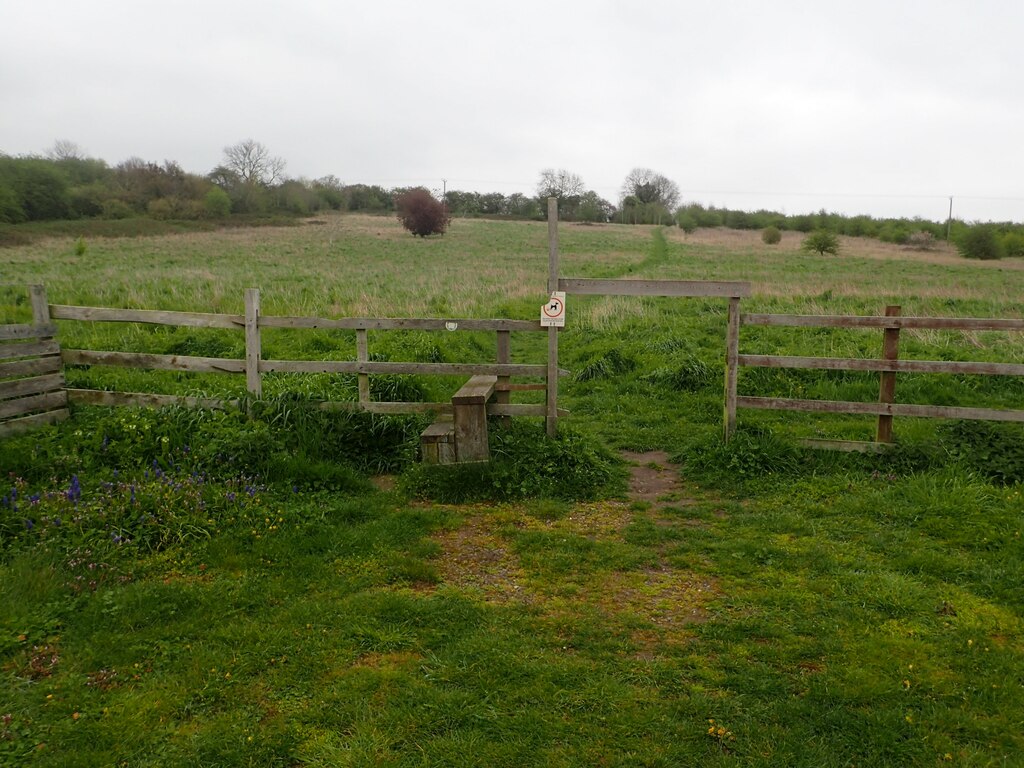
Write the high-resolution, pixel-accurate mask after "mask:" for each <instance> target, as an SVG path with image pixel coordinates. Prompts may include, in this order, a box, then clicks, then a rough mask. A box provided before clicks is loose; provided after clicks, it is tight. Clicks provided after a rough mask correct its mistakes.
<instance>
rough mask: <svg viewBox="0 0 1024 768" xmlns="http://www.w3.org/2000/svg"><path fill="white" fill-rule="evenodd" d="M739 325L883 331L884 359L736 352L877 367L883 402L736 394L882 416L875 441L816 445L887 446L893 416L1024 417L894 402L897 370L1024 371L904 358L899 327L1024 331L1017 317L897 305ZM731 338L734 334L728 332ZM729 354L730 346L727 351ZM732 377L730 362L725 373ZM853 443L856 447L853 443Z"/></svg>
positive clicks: (807, 408)
mask: <svg viewBox="0 0 1024 768" xmlns="http://www.w3.org/2000/svg"><path fill="white" fill-rule="evenodd" d="M739 319H740V325H744V324H746V325H756V326H765V327H791V328H876V329H880V330H882V331H883V340H882V357H881V359H877V360H871V359H849V358H829V357H798V356H790V355H737V356H736V361H737V365H738V366H741V367H757V368H794V369H815V370H833V371H877V372H879V373H880V374H881V377H880V382H879V398H878V399H879V402H877V403H863V402H848V401H824V400H802V399H794V398H779V397H737V398H736V399H735V406H736V407H738V408H756V409H765V410H778V411H801V412H807V413H845V414H862V415H873V416H877V417H878V425H877V429H876V434H875V443H856V444H854V443H850V445H849V446H846V444H847V442H848V441H830V440H825V441H821V440H817V441H813V443H814V445H815V446H816V447H826V448H829V449H832V450H867V449H866V448H864V446H865V445H883V444H888V443H891V442H892V438H893V434H892V422H893V417H895V416H912V417H918V418H940V419H965V420H984V421H1004V422H1024V410H1014V409H1005V410H1004V409H997V408H971V407H962V406H938V405H922V404H909V403H896V402H895V399H896V398H895V388H896V374H897V373H941V374H970V375H989V376H1024V365H1021V364H1017V363H991V362H965V361H936V360H900V359H899V335H900V331H901V329H904V328H919V329H924V328H928V329H940V330H950V331H980V330H994V331H1011V332H1012V331H1024V320H1020V319H1016V318H973V317H972V318H953V317H902V316H900V308H899V307H898V306H889V307H886V314H885V316H884V317H865V316H846V315H771V314H752V313H748V314H743V315H741V316H740V318H739ZM730 341H731V336H730ZM726 357H727V360H728V359H729V348H728V347H727V352H726ZM726 378H727V382H728V364H727V374H726ZM728 414H729V394H728V390H727V393H726V439H727V440H728V437H729V435H730V434H731V432H730V430H729V419H728ZM839 445H843V446H846V447H844V448H839V447H837V446H839ZM850 446H852V447H850Z"/></svg>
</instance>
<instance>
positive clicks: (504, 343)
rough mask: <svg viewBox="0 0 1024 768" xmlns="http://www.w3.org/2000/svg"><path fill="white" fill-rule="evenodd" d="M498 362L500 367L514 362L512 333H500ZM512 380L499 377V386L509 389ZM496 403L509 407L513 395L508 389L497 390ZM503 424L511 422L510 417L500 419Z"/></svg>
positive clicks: (506, 377)
mask: <svg viewBox="0 0 1024 768" xmlns="http://www.w3.org/2000/svg"><path fill="white" fill-rule="evenodd" d="M497 353H498V354H497V362H498V364H499V365H508V364H509V363H511V362H512V333H511V332H510V331H498V349H497ZM511 381H512V379H511V378H510V377H508V376H499V377H498V386H499V387H503V386H504V387H507V386H508V385H509V383H510V382H511ZM494 402H496V403H499V404H501V405H508V404H509V403H511V402H512V393H511V392H510V391H508V390H507V389H497V390H495V392H494ZM500 419H501V421H502V423H503V424H507V423H508V421H509V417H508V416H501V417H500Z"/></svg>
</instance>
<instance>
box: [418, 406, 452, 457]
mask: <svg viewBox="0 0 1024 768" xmlns="http://www.w3.org/2000/svg"><path fill="white" fill-rule="evenodd" d="M420 454H421V455H422V457H423V463H424V464H454V463H455V422H454V421H452V420H451V417H448V418H441V419H438V420H437V421H435V422H434V423H433V424H431V425H430V426H429V427H427V428H426V429H425V430H423V432H422V434H420Z"/></svg>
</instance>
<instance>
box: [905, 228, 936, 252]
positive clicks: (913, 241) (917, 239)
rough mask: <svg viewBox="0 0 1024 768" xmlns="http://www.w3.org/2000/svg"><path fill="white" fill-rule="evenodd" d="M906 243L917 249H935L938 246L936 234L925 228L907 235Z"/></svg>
mask: <svg viewBox="0 0 1024 768" xmlns="http://www.w3.org/2000/svg"><path fill="white" fill-rule="evenodd" d="M906 245H907V247H908V248H913V249H914V250H915V251H934V250H935V246H936V242H935V235H933V234H932V233H931V232H926V231H925V230H921V231H920V232H914V233H913V234H911V235H908V236H907V242H906Z"/></svg>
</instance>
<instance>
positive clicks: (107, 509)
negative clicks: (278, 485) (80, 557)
mask: <svg viewBox="0 0 1024 768" xmlns="http://www.w3.org/2000/svg"><path fill="white" fill-rule="evenodd" d="M83 480H87V478H84V477H82V478H80V477H79V475H77V474H75V475H72V477H71V479H70V481H68V482H65V483H60V482H58V481H57V480H52V481H51V482H50V484H49V485H48V486H47V487H44V488H41V489H33V491H34V492H33V493H31V494H28V492H27V491H28V489H27V487H26V486H27V483H26V482H25V481H24V480H22V479H20V478H12V479H11V481H10V482H11V485H10V486H9V487H8V490H7V492H6V493H5V494H3V496H2V497H0V547H6V546H11V545H13V544H14V543H15V542H22V543H29V542H39V541H62V542H65V543H67V544H70V545H72V546H73V545H85V546H94V547H99V546H101V542H102V543H104V544H105V545H106V546H107V547H111V546H112V547H114V548H121V547H126V546H134V547H137V548H139V549H143V550H158V549H163V548H165V547H167V546H170V545H172V544H175V543H178V542H182V541H185V540H188V539H195V538H202V537H208V536H210V535H212V534H213V533H214V532H215V531H216V530H218V529H219V528H220V526H221V525H222V524H223V523H225V521H228V520H231V521H235V520H238V521H242V522H244V521H246V520H247V519H248V518H249V517H250V516H251V517H252V518H253V519H255V518H256V517H257V516H260V512H261V510H262V506H263V503H264V502H263V497H264V495H265V491H266V488H265V486H263V485H261V484H260V483H259V482H257V481H256V480H255V479H254V478H252V477H249V476H247V475H239V476H237V477H233V478H230V479H228V480H216V481H214V480H211V478H210V477H209V476H208V475H207V474H205V473H201V472H197V471H193V472H188V471H186V470H184V469H180V468H177V467H175V466H172V467H171V468H169V469H165V468H164V467H161V466H160V464H159V463H158V462H153V465H152V467H150V468H149V469H146V470H145V472H144V473H143V476H142V477H141V478H140V477H138V476H135V477H134V478H133V477H129V476H120V475H118V474H117V473H116V472H115V473H114V474H113V475H112V477H111V479H110V480H104V481H101V482H98V483H95V484H93V483H88V482H83Z"/></svg>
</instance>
